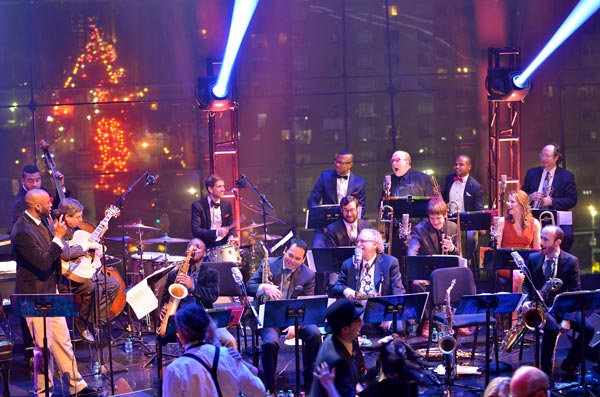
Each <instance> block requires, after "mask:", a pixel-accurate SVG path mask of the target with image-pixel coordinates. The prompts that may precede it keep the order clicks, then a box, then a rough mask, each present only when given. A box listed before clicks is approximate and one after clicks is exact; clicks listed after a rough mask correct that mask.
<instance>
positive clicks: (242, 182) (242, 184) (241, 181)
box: [235, 174, 247, 189]
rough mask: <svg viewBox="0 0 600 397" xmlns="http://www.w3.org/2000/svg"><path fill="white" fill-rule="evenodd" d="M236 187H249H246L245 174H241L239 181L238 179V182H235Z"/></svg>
mask: <svg viewBox="0 0 600 397" xmlns="http://www.w3.org/2000/svg"><path fill="white" fill-rule="evenodd" d="M235 185H236V186H237V187H239V188H240V189H242V188H245V187H246V186H247V185H246V175H244V174H240V177H239V179H237V180H236V181H235Z"/></svg>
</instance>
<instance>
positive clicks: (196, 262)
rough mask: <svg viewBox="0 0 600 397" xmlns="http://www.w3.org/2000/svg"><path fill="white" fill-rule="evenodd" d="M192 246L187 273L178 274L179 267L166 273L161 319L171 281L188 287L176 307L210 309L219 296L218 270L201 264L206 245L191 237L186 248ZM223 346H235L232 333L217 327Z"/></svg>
mask: <svg viewBox="0 0 600 397" xmlns="http://www.w3.org/2000/svg"><path fill="white" fill-rule="evenodd" d="M190 248H193V249H194V253H193V254H192V257H191V258H190V266H189V269H188V274H183V273H182V274H180V273H179V267H176V268H175V269H173V270H171V271H170V272H169V274H167V282H166V284H165V288H164V290H163V294H162V297H161V316H160V318H161V320H162V319H163V317H164V315H165V313H166V310H167V305H168V303H169V300H170V298H171V295H170V294H169V286H170V285H171V284H173V283H178V284H182V285H184V286H185V287H186V288H187V289H188V292H189V293H188V296H187V297H186V298H184V299H182V300H181V301H180V302H179V306H178V308H181V307H183V306H185V305H187V304H189V303H195V304H197V305H198V306H200V307H203V308H204V309H212V308H213V303H214V302H215V301H216V300H217V298H218V297H219V272H218V271H217V270H214V269H211V268H209V267H207V266H202V261H203V259H204V256H205V254H206V245H205V244H204V242H203V241H202V240H200V239H199V238H194V239H192V240H191V241H190V242H189V243H188V246H187V249H190ZM215 336H216V337H217V338H218V340H219V342H221V344H222V345H223V346H227V347H233V348H237V343H236V340H235V338H234V337H233V335H231V333H229V331H227V329H226V328H217V330H216V335H215Z"/></svg>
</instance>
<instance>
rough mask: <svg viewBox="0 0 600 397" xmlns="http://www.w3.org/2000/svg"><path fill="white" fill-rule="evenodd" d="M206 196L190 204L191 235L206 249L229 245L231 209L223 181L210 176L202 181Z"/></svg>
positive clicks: (231, 226)
mask: <svg viewBox="0 0 600 397" xmlns="http://www.w3.org/2000/svg"><path fill="white" fill-rule="evenodd" d="M204 185H205V186H206V189H207V190H208V196H207V197H205V198H203V199H200V200H198V201H196V202H194V203H193V204H192V234H193V235H194V237H197V238H199V239H201V240H202V241H204V243H205V244H206V247H207V248H213V247H217V246H220V245H224V244H229V243H230V242H232V241H233V240H234V236H233V230H232V229H233V226H234V224H233V207H232V205H231V203H230V202H229V201H227V200H222V198H223V196H224V195H225V181H224V180H223V178H221V177H220V176H219V175H216V174H211V175H209V176H207V177H206V179H205V180H204Z"/></svg>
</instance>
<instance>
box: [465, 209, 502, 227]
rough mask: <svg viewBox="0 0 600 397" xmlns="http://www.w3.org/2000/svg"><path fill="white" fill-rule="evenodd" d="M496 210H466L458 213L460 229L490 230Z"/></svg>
mask: <svg viewBox="0 0 600 397" xmlns="http://www.w3.org/2000/svg"><path fill="white" fill-rule="evenodd" d="M495 213H497V211H496V210H484V211H466V212H461V213H460V230H462V231H465V230H490V226H491V225H492V216H494V214H495Z"/></svg>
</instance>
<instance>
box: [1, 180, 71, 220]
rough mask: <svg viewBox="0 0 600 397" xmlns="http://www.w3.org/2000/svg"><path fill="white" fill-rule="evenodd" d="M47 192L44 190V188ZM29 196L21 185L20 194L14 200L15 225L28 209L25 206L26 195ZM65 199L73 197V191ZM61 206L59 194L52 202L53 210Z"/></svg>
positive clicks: (12, 214) (13, 214) (12, 211)
mask: <svg viewBox="0 0 600 397" xmlns="http://www.w3.org/2000/svg"><path fill="white" fill-rule="evenodd" d="M42 189H43V190H45V189H44V188H42ZM26 194H27V190H25V188H24V187H23V185H21V188H20V189H19V192H18V193H17V195H16V196H15V197H14V199H13V203H12V208H11V220H12V224H13V225H14V224H15V222H16V221H17V219H19V217H20V216H21V214H22V213H23V212H24V211H25V210H26V209H27V204H25V195H26ZM65 197H71V191H70V190H68V189H67V190H66V191H65ZM59 204H60V197H59V196H58V192H56V194H55V195H54V201H53V202H52V208H53V209H57V208H58V205H59Z"/></svg>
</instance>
